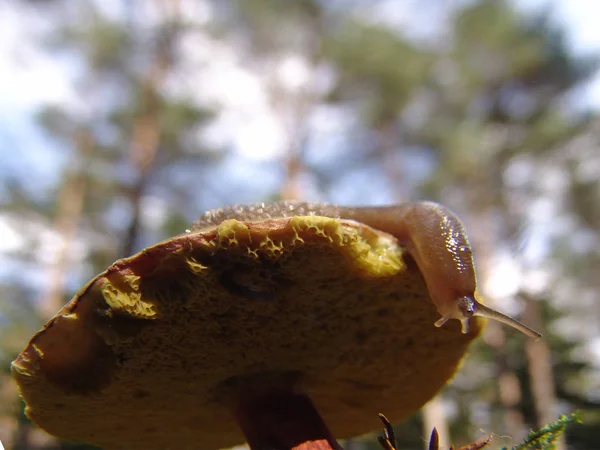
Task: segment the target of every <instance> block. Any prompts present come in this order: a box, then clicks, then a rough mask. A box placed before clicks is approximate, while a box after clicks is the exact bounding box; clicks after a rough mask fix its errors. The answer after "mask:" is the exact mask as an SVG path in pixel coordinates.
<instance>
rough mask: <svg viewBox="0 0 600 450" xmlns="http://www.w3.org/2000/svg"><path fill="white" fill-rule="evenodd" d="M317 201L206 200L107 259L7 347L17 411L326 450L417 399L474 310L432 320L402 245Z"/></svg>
mask: <svg viewBox="0 0 600 450" xmlns="http://www.w3.org/2000/svg"><path fill="white" fill-rule="evenodd" d="M331 208H335V207H330V206H327V207H322V206H318V205H317V206H315V205H311V204H304V203H300V204H299V203H287V202H283V203H276V204H274V205H270V206H267V205H264V204H263V205H256V206H252V207H234V208H230V209H226V210H217V211H213V212H210V213H208V214H207V215H205V216H204V217H203V218H202V219H201V220H200V221H199V222H198V223H196V225H195V226H194V228H193V229H192V230H189V231H188V232H186V233H184V234H181V235H179V236H176V237H173V238H171V239H168V240H166V241H164V242H162V243H159V244H157V245H154V246H152V247H149V248H146V249H144V250H143V251H141V252H140V253H138V254H136V255H134V256H131V257H129V258H125V259H121V260H118V261H116V262H115V263H114V264H113V265H112V266H110V267H109V268H108V269H107V270H105V271H104V272H102V273H101V274H99V275H98V276H96V277H95V278H94V279H92V280H91V281H90V282H89V283H88V284H87V285H85V286H84V287H83V288H82V289H81V290H80V291H79V292H78V293H77V294H76V295H75V297H74V298H73V299H72V300H71V301H70V302H69V303H68V304H67V305H65V306H64V307H63V308H62V309H61V310H60V311H59V312H58V313H57V314H56V316H55V317H54V318H52V319H51V320H50V321H49V322H48V323H47V324H46V325H45V326H44V327H43V329H42V330H41V331H39V332H38V333H37V334H35V335H34V336H33V338H32V339H31V341H30V343H29V345H28V346H27V348H26V349H25V350H24V351H23V352H22V353H21V354H20V355H19V356H18V357H17V359H16V360H15V361H13V363H12V374H13V377H14V378H15V380H16V381H17V383H18V386H19V391H20V394H21V396H22V397H23V399H24V400H25V403H26V405H27V406H26V413H27V416H28V417H29V418H30V419H31V420H33V421H34V422H35V423H36V424H37V425H39V426H40V427H41V428H43V429H44V430H46V431H47V432H49V433H50V434H53V435H55V436H58V437H61V438H64V439H69V440H78V441H86V442H89V443H92V444H95V445H98V446H100V447H103V448H107V449H127V450H138V449H139V450H148V449H161V450H162V449H217V448H223V447H228V446H233V445H236V444H240V443H243V442H245V441H247V442H249V444H250V446H251V448H253V449H293V448H296V449H301V448H302V449H309V448H310V449H339V448H340V447H339V445H338V444H337V443H336V441H335V439H334V437H333V436H336V437H338V438H341V437H350V436H355V435H358V434H362V433H365V432H369V431H372V430H374V429H377V427H378V419H377V414H378V413H379V412H380V411H381V410H385V413H386V415H387V417H389V418H390V420H392V421H393V422H397V421H400V420H402V419H404V418H406V417H408V416H409V415H411V414H413V413H414V412H416V411H417V410H418V409H419V408H420V407H421V406H422V405H423V404H425V403H426V402H427V401H428V400H429V399H431V398H432V397H433V396H434V395H435V394H436V393H437V392H438V391H439V389H440V388H441V387H442V386H444V385H445V384H446V383H447V382H448V381H449V380H450V379H451V378H452V376H453V375H454V373H455V372H456V370H457V368H458V367H459V365H460V363H461V360H462V358H463V356H464V355H465V352H466V350H467V347H468V345H469V343H470V342H471V341H472V340H473V339H474V338H476V337H477V336H478V334H479V333H480V332H481V329H482V327H483V324H484V322H485V318H482V317H471V318H470V326H469V327H468V329H467V330H466V331H467V332H466V333H463V332H461V329H462V330H463V331H465V330H464V327H461V323H459V322H458V321H455V320H451V321H449V322H448V323H447V324H445V325H444V326H441V327H436V326H434V323H435V322H436V320H438V318H439V314H438V311H437V310H436V306H435V305H434V303H432V301H431V298H430V292H429V291H428V284H427V280H425V279H424V275H423V273H422V270H419V265H418V264H419V261H416V260H417V259H418V258H415V257H414V251H413V252H411V249H410V248H409V247H410V246H409V245H408V244H406V243H404V242H402V239H399V238H398V237H395V236H393V235H392V234H389V233H387V232H385V231H382V230H381V229H376V228H372V227H370V226H368V225H366V224H364V223H361V222H357V221H356V220H349V219H356V217H350V218H349V219H346V218H340V214H338V213H337V212H336V211H338V210H335V209H331ZM386 231H390V230H386ZM438 322H439V321H438Z"/></svg>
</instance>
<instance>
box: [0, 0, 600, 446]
mask: <svg viewBox="0 0 600 450" xmlns="http://www.w3.org/2000/svg"><path fill="white" fill-rule="evenodd" d="M0 13H1V14H0V16H2V17H3V19H2V20H3V21H17V22H19V23H20V24H21V25H20V27H19V29H20V30H21V31H20V33H22V34H21V35H19V36H20V37H19V39H18V40H17V43H16V44H15V46H14V48H12V52H14V54H13V55H12V57H14V59H15V64H20V65H24V66H25V67H27V65H28V64H29V60H30V59H31V58H40V57H41V58H46V59H47V60H52V61H54V62H60V64H61V67H63V68H64V70H63V71H62V72H60V73H59V74H58V75H57V74H56V73H53V74H49V76H60V77H62V78H64V83H63V85H64V86H66V88H65V90H64V92H62V91H61V92H57V93H56V95H55V96H54V97H53V96H50V98H55V99H56V100H53V101H49V102H48V103H47V104H45V105H43V107H41V108H39V110H37V111H36V112H35V114H36V117H35V121H34V123H33V124H32V125H31V127H30V128H27V127H23V126H21V127H15V126H14V124H12V123H11V121H10V118H8V117H6V118H5V117H3V118H2V122H0V156H1V159H0V377H1V378H0V383H1V384H0V439H1V440H2V442H3V443H4V445H5V446H6V447H7V449H59V448H60V449H75V448H77V449H83V448H89V447H85V446H81V445H79V446H77V445H75V444H68V443H64V442H57V441H55V440H53V439H51V438H50V437H48V436H46V435H45V434H44V433H42V432H41V431H39V430H37V429H35V427H33V426H32V425H30V423H29V422H28V421H27V419H26V418H25V417H24V415H23V413H22V405H21V403H20V401H19V400H18V398H17V396H16V392H15V387H14V384H13V383H12V381H11V380H10V378H9V363H10V361H11V360H12V359H13V358H14V356H15V355H16V354H17V353H18V352H19V351H20V350H22V349H23V348H24V347H25V345H26V342H27V340H28V338H29V337H30V336H31V334H33V333H34V332H35V331H36V330H38V329H39V328H40V326H41V325H42V324H43V323H44V322H45V321H46V320H47V319H48V318H49V317H51V316H52V315H53V314H54V313H55V312H56V311H57V310H58V309H59V307H60V306H61V305H62V304H64V303H65V302H66V301H67V300H68V299H69V298H70V297H71V296H72V295H73V294H74V293H75V292H76V290H77V289H78V288H79V287H80V286H81V285H82V284H83V283H85V282H86V281H87V280H88V279H89V278H91V277H92V276H94V275H95V274H97V273H98V272H100V271H101V270H103V269H104V268H105V267H106V266H108V265H109V264H110V263H112V262H113V261H114V260H115V259H117V258H119V257H123V256H127V255H130V254H132V253H134V252H136V251H138V250H140V249H141V248H143V247H144V246H146V245H149V244H152V243H155V242H157V241H159V240H161V239H164V238H166V237H168V236H170V235H174V234H178V233H180V232H182V231H183V230H184V229H185V228H186V227H187V226H188V225H189V224H190V223H191V222H192V221H193V220H194V219H195V218H196V217H197V216H199V215H200V214H201V213H202V212H203V211H205V210H207V209H211V208H215V207H220V206H224V205H227V204H232V203H252V202H260V201H269V200H274V199H279V198H287V199H306V200H312V201H329V202H336V203H342V204H384V203H391V202H402V201H411V200H417V199H431V200H435V201H439V202H442V203H444V204H446V205H448V206H449V207H450V208H451V209H453V210H454V211H455V212H457V214H458V215H459V216H460V217H462V218H463V220H464V222H465V223H466V226H467V230H468V231H469V234H470V236H471V240H472V243H473V245H474V248H475V254H476V260H477V264H478V267H479V277H480V285H481V288H482V290H483V293H484V295H485V297H486V298H487V301H488V302H489V303H491V304H492V305H494V304H495V305H501V306H500V309H501V310H503V311H506V312H508V313H510V314H513V315H515V316H517V317H519V318H522V319H523V320H524V321H525V322H526V323H528V324H530V325H532V326H533V327H534V328H537V329H540V330H541V331H543V332H544V334H545V339H544V340H543V341H542V342H539V343H534V342H531V341H529V340H527V339H526V338H525V337H524V336H522V335H520V334H519V333H517V332H514V331H513V330H512V329H507V328H503V327H499V326H496V325H495V324H490V326H489V327H488V329H487V330H486V333H485V336H484V338H483V339H482V340H481V341H482V342H480V343H479V344H478V345H476V346H475V347H474V348H473V352H472V354H471V356H470V357H469V358H468V360H467V362H466V363H465V365H464V368H463V369H462V371H461V373H460V374H459V375H458V376H457V377H456V379H455V380H454V382H453V383H452V385H451V386H449V387H447V388H446V389H445V390H444V391H443V392H442V393H441V394H440V396H439V397H438V398H437V399H436V400H434V401H433V402H432V403H430V404H429V405H428V406H427V407H426V408H424V410H423V411H422V413H421V414H418V415H416V416H415V417H413V418H411V419H410V420H408V421H407V422H405V423H403V424H398V426H397V436H398V438H399V441H400V448H401V449H406V450H408V449H421V448H423V447H424V444H425V441H426V439H427V437H428V436H429V432H430V430H431V427H432V426H433V425H435V426H437V427H438V429H439V430H440V431H441V432H442V435H443V436H445V438H444V439H446V442H448V439H450V438H449V436H450V437H451V440H452V442H453V443H455V444H459V445H461V444H465V443H467V442H471V441H472V440H474V439H476V438H480V437H483V436H484V435H485V434H486V433H492V432H493V433H496V434H497V437H496V438H495V441H494V442H495V444H494V445H495V447H501V446H508V447H510V446H511V445H513V444H515V443H516V442H518V441H519V440H520V439H522V438H523V437H524V436H525V434H526V432H527V430H528V429H530V428H536V427H538V426H540V425H543V424H544V423H547V422H549V421H553V420H555V419H556V418H557V416H558V415H559V414H560V413H568V412H571V411H573V410H575V409H580V410H582V411H583V418H584V422H585V423H584V424H582V425H576V426H572V427H571V428H570V429H569V430H568V433H567V436H566V441H563V442H561V443H560V445H559V448H562V449H566V448H570V449H581V450H591V449H597V448H599V444H598V443H599V442H600V375H599V373H600V371H599V366H600V361H599V359H600V350H599V349H600V333H599V332H598V330H600V302H598V291H599V288H600V276H599V275H600V251H599V249H600V151H599V148H600V147H599V146H600V142H599V141H600V118H599V117H598V116H597V112H596V111H594V110H591V109H589V108H588V107H586V106H585V105H584V106H582V102H581V101H580V97H581V92H582V86H583V85H584V84H585V83H586V81H587V80H588V79H589V77H591V76H592V75H594V74H595V72H596V69H597V62H598V58H597V57H596V56H595V55H589V57H582V56H575V55H574V54H572V52H571V50H570V49H569V47H568V45H567V43H566V40H565V32H564V30H562V29H560V28H559V27H557V25H556V24H555V23H554V22H552V21H551V20H550V18H549V15H548V14H543V13H542V14H535V15H531V14H530V15H524V14H522V13H520V12H519V10H518V9H517V8H516V7H515V5H514V3H513V2H509V1H504V0H470V1H459V0H422V1H420V2H416V1H408V0H407V1H406V2H402V1H397V2H394V1H383V0H371V1H366V0H363V1H360V0H355V1H351V0H287V1H284V0H212V1H211V0H197V1H192V0H145V1H135V0H129V1H128V0H122V1H119V0H114V1H106V2H103V1H93V0H80V1H69V0H29V1H18V0H4V1H3V2H2V3H1V4H0ZM407 18H408V19H407ZM39 89H40V90H42V91H43V90H44V86H40V87H39ZM46 94H47V93H46ZM15 95H25V96H26V95H32V94H31V93H29V92H16V93H15ZM0 102H2V99H1V98H0ZM28 130H29V131H28ZM30 130H35V132H36V133H40V132H41V133H43V134H42V136H43V138H44V141H43V145H39V143H36V142H34V140H33V138H32V137H31V133H30ZM389 401H390V402H395V401H402V399H389ZM381 409H382V412H383V413H385V405H382V407H381ZM374 419H376V418H374ZM507 436H510V438H508V437H507ZM344 445H345V447H346V448H348V449H350V448H351V449H355V450H357V449H363V450H364V449H375V448H378V444H377V441H376V439H375V438H374V436H372V435H371V436H367V437H358V438H357V439H353V440H351V441H347V442H346V443H345V444H344Z"/></svg>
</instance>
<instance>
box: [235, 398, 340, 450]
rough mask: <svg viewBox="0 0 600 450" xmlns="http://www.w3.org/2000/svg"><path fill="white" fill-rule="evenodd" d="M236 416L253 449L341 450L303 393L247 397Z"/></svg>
mask: <svg viewBox="0 0 600 450" xmlns="http://www.w3.org/2000/svg"><path fill="white" fill-rule="evenodd" d="M234 415H235V417H236V420H237V422H238V424H239V426H240V427H241V429H242V431H243V433H244V435H245V436H246V439H247V440H248V445H249V446H250V448H251V449H252V450H274V449H276V450H342V447H340V445H339V444H338V443H337V442H336V441H335V439H334V438H333V436H332V434H331V432H330V431H329V429H328V428H327V425H325V422H324V421H323V419H322V418H321V416H320V415H319V413H318V412H317V410H316V408H315V406H314V405H313V403H312V401H311V400H310V398H309V397H308V396H306V395H304V394H299V393H295V392H286V391H279V392H267V393H264V394H261V395H253V396H250V397H245V398H244V399H243V400H241V401H239V402H238V404H237V407H236V408H235V410H234Z"/></svg>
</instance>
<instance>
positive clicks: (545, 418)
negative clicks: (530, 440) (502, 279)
mask: <svg viewBox="0 0 600 450" xmlns="http://www.w3.org/2000/svg"><path fill="white" fill-rule="evenodd" d="M521 297H522V298H523V299H524V300H525V312H524V314H523V317H524V319H525V321H526V322H527V323H528V324H530V325H531V326H532V327H534V328H535V329H536V330H540V331H542V330H543V320H542V315H541V311H540V304H539V302H538V301H536V300H535V299H533V298H531V297H530V296H528V295H525V294H521ZM525 352H526V354H527V362H528V368H529V379H530V383H531V391H532V393H533V402H534V405H535V412H536V416H537V421H538V423H537V425H538V427H542V426H544V425H545V424H547V423H550V422H554V421H555V420H556V419H557V418H558V415H559V414H558V411H557V400H556V390H555V384H554V374H553V373H552V357H551V356H552V355H551V352H550V348H549V346H548V342H547V341H545V340H544V339H542V340H540V341H537V342H535V341H533V340H531V339H529V340H528V341H527V343H526V344H525ZM555 448H556V450H564V449H565V448H566V445H565V440H564V437H562V436H561V438H560V439H559V440H557V441H556V444H555Z"/></svg>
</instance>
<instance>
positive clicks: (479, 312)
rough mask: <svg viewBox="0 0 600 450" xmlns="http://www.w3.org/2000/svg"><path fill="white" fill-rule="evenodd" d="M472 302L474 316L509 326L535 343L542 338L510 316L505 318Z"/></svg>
mask: <svg viewBox="0 0 600 450" xmlns="http://www.w3.org/2000/svg"><path fill="white" fill-rule="evenodd" d="M473 301H474V302H475V312H474V313H473V315H474V316H480V317H485V318H487V319H493V320H497V321H498V322H502V323H504V324H506V325H509V326H511V327H513V328H515V329H517V330H519V331H520V332H521V333H523V334H525V335H527V336H529V337H530V338H531V339H533V340H535V341H539V340H540V339H541V338H542V334H541V333H538V332H537V331H535V330H534V329H533V328H529V327H528V326H527V325H525V324H523V323H521V322H519V321H518V320H515V319H513V318H512V317H510V316H507V315H506V314H502V313H501V312H499V311H496V310H494V309H492V308H489V307H487V306H485V305H482V304H481V303H479V302H477V301H476V300H473Z"/></svg>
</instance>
